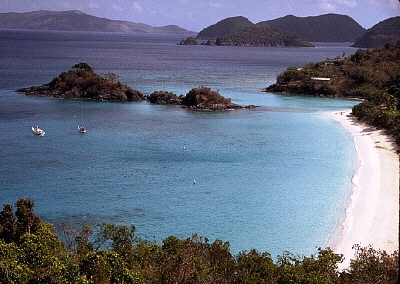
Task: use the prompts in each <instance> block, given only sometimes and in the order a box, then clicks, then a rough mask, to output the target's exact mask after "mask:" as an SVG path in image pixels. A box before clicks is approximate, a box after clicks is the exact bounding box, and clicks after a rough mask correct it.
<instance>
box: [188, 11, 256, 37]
mask: <svg viewBox="0 0 400 284" xmlns="http://www.w3.org/2000/svg"><path fill="white" fill-rule="evenodd" d="M253 26H254V24H253V23H252V22H250V21H249V20H248V19H247V18H245V17H242V16H238V17H231V18H226V19H224V20H222V21H219V22H218V23H216V24H214V25H211V26H209V27H207V28H205V29H203V30H202V31H200V32H199V33H198V35H197V37H196V38H197V39H217V38H218V37H221V36H225V35H228V34H233V33H237V32H240V31H242V30H243V29H245V28H247V27H253Z"/></svg>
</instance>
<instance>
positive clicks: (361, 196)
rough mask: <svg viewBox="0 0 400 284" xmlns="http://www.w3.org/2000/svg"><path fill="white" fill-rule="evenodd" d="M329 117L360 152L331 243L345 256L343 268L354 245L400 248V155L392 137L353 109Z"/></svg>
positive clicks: (385, 248)
mask: <svg viewBox="0 0 400 284" xmlns="http://www.w3.org/2000/svg"><path fill="white" fill-rule="evenodd" d="M329 117H330V118H331V119H333V120H335V121H337V122H339V123H340V124H341V125H342V126H343V127H344V128H346V129H347V130H348V131H349V132H350V133H351V134H352V136H353V139H354V142H355V147H356V151H357V154H358V155H357V156H358V161H357V169H356V172H355V174H354V176H353V181H352V182H353V189H352V193H351V196H350V200H349V204H348V207H347V209H346V212H345V216H343V222H342V224H341V225H340V226H339V227H338V228H337V230H336V233H335V234H334V235H333V237H332V238H331V240H330V241H329V243H328V246H329V247H330V248H331V249H332V250H333V251H334V252H335V253H340V254H343V255H344V257H345V260H344V262H343V263H342V264H341V265H340V268H341V269H344V268H347V267H348V266H349V264H350V259H353V258H354V253H355V251H354V249H353V248H352V247H353V245H355V244H359V245H360V246H361V247H367V246H369V245H371V246H372V247H373V248H374V249H376V250H378V249H379V250H385V251H386V252H387V253H393V252H394V251H395V250H398V248H399V156H398V155H397V153H396V149H397V147H396V144H395V142H394V141H393V139H392V138H391V137H389V136H387V135H385V133H384V131H382V130H376V129H375V128H372V127H370V126H368V125H365V124H362V123H360V122H358V121H357V119H356V118H354V117H353V116H351V115H350V111H347V112H335V113H331V114H329Z"/></svg>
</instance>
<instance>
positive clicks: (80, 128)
mask: <svg viewBox="0 0 400 284" xmlns="http://www.w3.org/2000/svg"><path fill="white" fill-rule="evenodd" d="M78 132H80V133H86V128H85V127H83V125H82V124H81V125H78Z"/></svg>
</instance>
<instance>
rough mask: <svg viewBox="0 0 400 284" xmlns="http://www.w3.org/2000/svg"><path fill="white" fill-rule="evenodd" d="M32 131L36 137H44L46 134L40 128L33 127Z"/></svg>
mask: <svg viewBox="0 0 400 284" xmlns="http://www.w3.org/2000/svg"><path fill="white" fill-rule="evenodd" d="M32 131H33V133H35V134H36V135H39V136H44V134H45V132H44V130H43V129H41V128H40V127H39V126H32Z"/></svg>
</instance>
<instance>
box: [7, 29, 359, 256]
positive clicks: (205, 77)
mask: <svg viewBox="0 0 400 284" xmlns="http://www.w3.org/2000/svg"><path fill="white" fill-rule="evenodd" d="M0 34H1V35H2V37H1V38H0V43H1V45H0V47H1V48H2V51H4V52H2V53H0V54H2V55H1V56H2V57H3V58H2V59H3V60H2V61H1V63H0V64H1V65H0V66H1V69H0V72H1V74H0V75H2V76H0V78H3V79H0V80H1V81H0V83H1V84H0V86H1V89H0V122H1V123H0V131H1V133H8V134H7V135H2V136H1V137H0V149H1V153H0V158H1V167H0V201H1V202H2V204H4V203H14V202H15V201H16V200H17V199H18V198H19V197H31V198H33V199H34V200H35V203H36V206H35V208H36V212H37V213H38V214H39V215H40V216H41V217H42V219H44V220H46V221H49V222H54V223H57V222H60V221H62V220H70V221H72V222H76V223H79V222H81V221H82V219H83V218H84V219H87V220H89V221H90V222H92V223H93V224H95V223H98V222H103V221H106V222H113V223H119V224H127V223H133V224H135V226H136V227H137V234H139V235H141V236H145V237H148V238H150V239H153V238H155V239H156V240H161V239H162V238H165V237H167V236H169V235H177V236H182V237H187V236H190V234H192V233H198V234H200V235H202V236H204V237H207V238H209V239H210V240H213V239H215V238H219V239H222V240H224V241H229V242H230V244H231V249H232V252H233V253H237V252H239V251H241V250H249V249H251V248H256V249H258V250H260V251H268V252H270V253H271V254H272V255H273V256H276V255H277V254H282V253H283V251H284V250H289V251H291V252H294V253H299V254H309V253H312V252H314V251H315V250H316V247H318V246H324V245H325V244H326V242H327V240H328V238H329V236H330V234H332V232H333V231H334V229H335V227H336V226H337V224H338V223H339V221H340V216H341V215H342V212H343V210H344V208H345V205H346V202H347V198H348V195H349V189H350V185H351V176H352V174H353V171H354V167H355V163H354V158H355V153H354V148H353V144H352V140H351V136H350V135H349V134H348V133H346V131H345V130H344V129H342V128H341V127H340V126H339V125H338V124H336V123H334V122H333V121H331V120H329V119H328V118H326V117H325V116H323V113H324V112H327V111H334V110H338V109H348V108H350V107H351V106H352V105H354V104H355V103H356V102H355V101H350V100H332V99H317V98H296V97H290V96H277V95H274V94H267V93H262V92H260V90H261V89H262V88H263V87H265V86H266V85H268V84H270V83H272V82H273V80H274V77H275V76H276V74H277V73H279V72H280V71H281V70H284V69H285V68H286V67H287V66H288V65H296V64H297V65H298V66H302V65H304V64H306V63H308V62H309V61H312V60H314V61H317V59H318V58H321V59H320V60H323V59H325V57H333V56H334V55H337V54H342V53H343V49H344V50H346V51H347V52H348V49H350V48H348V47H346V46H345V45H343V44H342V45H331V44H330V45H322V46H321V47H319V48H317V49H259V48H228V49H224V52H223V53H221V49H218V48H217V49H211V48H210V47H200V46H199V47H194V48H195V49H189V48H188V47H181V46H177V45H175V44H174V43H175V42H177V40H178V38H177V37H175V36H162V37H157V36H143V35H113V34H95V35H93V34H85V36H84V37H83V36H82V34H80V33H56V32H49V33H46V32H22V31H21V32H19V33H16V34H15V33H11V32H8V31H2V33H0ZM39 39H40V40H39ZM27 43H29V44H30V45H29V48H28V47H27ZM77 43H79V48H77V47H75V46H77V45H78V44H77ZM74 44H75V45H74ZM7 46H8V47H7ZM10 46H13V47H14V49H17V50H19V52H20V53H18V54H17V55H12V54H11V52H10V53H8V51H7V50H9V49H8V48H9V47H10ZM44 47H45V49H43V48H44ZM350 50H351V49H350ZM81 61H84V62H88V63H89V64H90V65H94V67H95V70H97V71H98V72H99V73H108V72H113V73H115V74H117V75H118V76H119V78H120V80H121V81H122V82H123V83H127V84H129V85H130V86H132V87H133V88H137V89H139V90H141V91H142V92H144V93H150V92H152V91H154V90H157V89H167V90H170V91H174V92H176V93H183V94H184V93H186V92H187V91H188V90H190V88H192V87H196V86H199V85H205V86H210V87H212V88H213V89H218V90H219V91H220V93H221V94H222V95H224V96H226V97H230V98H232V101H234V102H236V103H239V104H243V105H245V104H256V105H259V106H260V107H259V108H256V109H252V110H240V111H232V112H224V113H210V112H190V111H186V110H182V109H179V108H176V107H171V106H157V105H150V104H148V103H145V102H142V103H128V104H120V103H94V102H79V101H65V100H55V99H48V98H30V97H25V96H23V95H20V94H16V93H14V92H13V90H14V89H16V88H17V87H22V86H30V85H34V84H41V83H46V82H48V81H49V80H51V78H52V77H55V76H57V75H58V74H59V73H60V72H61V71H63V70H66V69H68V68H69V67H70V66H72V65H73V64H75V63H77V62H81ZM11 62H12V64H11ZM289 63H290V64H289ZM7 64H8V65H7ZM39 66H41V67H39ZM29 67H33V70H32V69H31V68H29ZM99 70H100V71H99ZM279 70H280V71H279ZM5 78H7V79H5ZM49 78H50V79H49ZM81 110H82V118H81V115H80V112H81ZM81 120H82V122H83V123H84V125H85V126H86V127H87V129H88V132H87V133H86V134H84V135H82V134H79V133H78V132H77V131H76V126H77V125H78V124H79V123H80V122H81ZM35 124H38V125H39V126H41V127H42V128H44V129H45V131H46V135H45V136H44V137H36V136H34V135H33V134H32V133H31V131H30V126H32V125H35ZM10 130H12V131H10ZM193 180H196V184H193Z"/></svg>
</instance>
